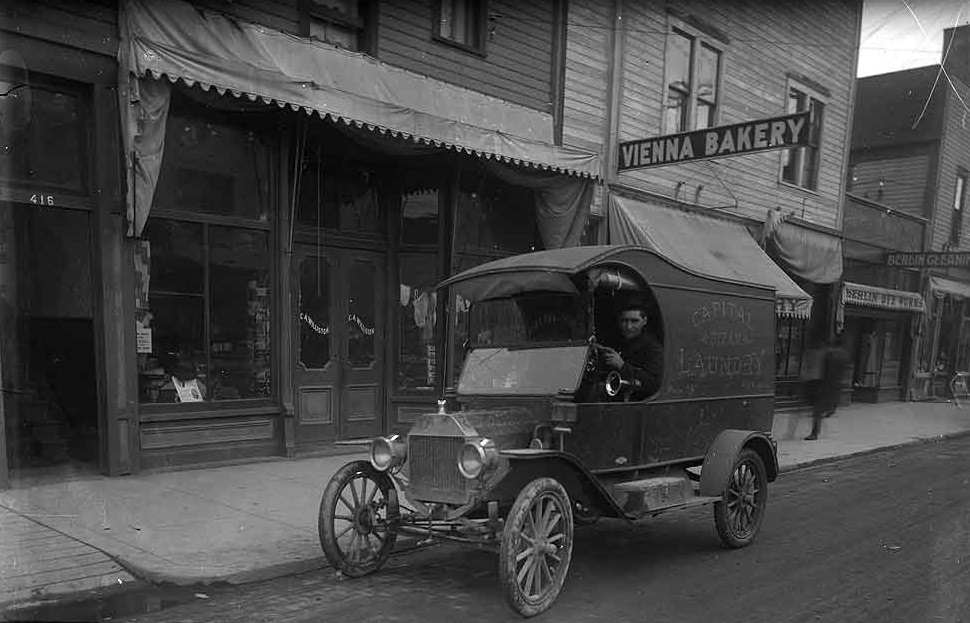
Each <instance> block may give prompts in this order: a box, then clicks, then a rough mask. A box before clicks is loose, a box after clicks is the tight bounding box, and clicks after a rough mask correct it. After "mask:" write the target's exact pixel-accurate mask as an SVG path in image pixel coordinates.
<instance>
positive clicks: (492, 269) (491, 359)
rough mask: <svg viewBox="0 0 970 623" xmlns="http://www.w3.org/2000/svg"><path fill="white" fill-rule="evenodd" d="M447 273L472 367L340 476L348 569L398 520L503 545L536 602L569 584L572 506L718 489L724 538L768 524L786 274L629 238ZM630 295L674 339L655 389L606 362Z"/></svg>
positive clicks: (341, 546)
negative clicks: (732, 274) (758, 272)
mask: <svg viewBox="0 0 970 623" xmlns="http://www.w3.org/2000/svg"><path fill="white" fill-rule="evenodd" d="M439 287H440V288H441V289H442V290H443V291H447V292H448V295H449V296H452V297H456V298H455V299H453V300H458V299H457V297H461V299H462V300H464V301H465V302H470V310H469V313H470V318H469V340H468V342H467V343H466V345H465V358H464V364H463V367H462V372H461V376H460V380H459V382H458V385H457V388H456V391H455V392H454V395H453V396H449V397H448V399H447V400H441V401H439V408H438V410H437V412H430V413H427V414H426V415H424V416H422V417H421V418H420V419H419V420H418V421H417V422H416V423H415V424H414V425H413V427H412V428H411V429H410V431H409V432H408V433H407V434H406V435H393V436H390V437H380V438H377V439H374V440H373V441H372V442H371V445H370V461H369V462H367V461H354V462H351V463H348V464H347V465H345V466H344V467H343V468H342V469H340V470H339V471H338V472H337V473H336V474H335V475H334V477H333V478H332V480H331V481H330V482H329V484H328V485H327V486H326V489H325V491H324V494H323V499H322V501H321V504H320V513H319V535H320V541H321V544H322V547H323V551H324V553H325V554H326V557H327V559H328V560H329V561H330V563H331V564H333V566H334V567H335V568H336V569H337V570H338V571H339V572H341V573H342V574H344V575H345V576H350V577H359V576H364V575H367V574H369V573H372V572H374V571H376V570H378V569H379V568H380V567H381V565H383V564H384V562H385V561H386V560H387V557H388V556H389V555H390V553H391V551H392V550H393V547H394V543H395V538H396V537H397V535H399V534H417V535H420V536H421V537H422V539H423V540H425V541H428V542H432V541H435V540H449V541H455V542H461V543H469V544H475V545H478V546H482V545H484V546H490V547H494V549H495V550H496V552H497V553H498V574H499V578H500V583H501V586H502V589H503V591H504V594H505V597H506V599H507V600H508V602H509V604H510V605H511V606H512V608H514V609H515V610H516V611H517V612H519V613H520V614H522V615H523V616H533V615H536V614H539V613H541V612H543V611H545V610H546V609H548V608H549V607H550V606H551V605H552V604H553V602H554V601H555V600H556V597H557V596H558V595H559V593H560V591H561V590H562V588H563V584H564V581H565V579H566V575H567V572H568V570H569V563H570V558H571V556H572V551H573V531H574V527H575V526H576V525H577V524H582V523H587V522H590V521H594V520H596V519H597V518H600V517H610V518H619V519H621V520H628V521H635V520H638V519H642V518H645V517H649V516H652V515H656V514H658V513H662V512H664V511H668V510H671V509H679V508H685V507H689V506H696V505H707V504H709V505H711V506H712V508H713V515H714V525H715V527H716V530H717V534H718V535H719V536H720V539H721V541H722V542H723V544H724V545H725V546H727V547H731V548H737V547H743V546H746V545H748V544H750V543H751V542H752V541H753V540H754V538H755V536H756V535H757V533H758V530H759V528H760V526H761V523H762V520H763V518H764V514H765V504H766V502H767V499H768V483H770V482H772V481H773V480H775V477H776V476H777V474H778V461H777V450H776V444H775V442H774V441H773V440H772V438H771V436H770V433H769V432H768V431H770V430H771V424H772V409H773V404H774V369H775V367H774V336H775V330H774V327H775V324H774V323H775V313H774V290H773V289H772V288H771V287H769V286H765V285H760V284H752V283H741V282H736V281H730V280H725V279H720V278H716V277H713V276H710V275H705V274H700V273H698V272H695V271H692V270H689V269H687V268H685V267H682V266H678V265H675V264H674V263H673V262H671V261H670V260H668V259H666V258H665V257H663V256H661V255H659V254H657V253H654V252H653V251H650V250H648V249H646V248H644V247H640V246H632V245H631V246H589V247H575V248H568V249H559V250H551V251H540V252H536V253H529V254H525V255H519V256H515V257H510V258H506V259H502V260H497V261H493V262H490V263H488V264H484V265H481V266H478V267H476V268H473V269H470V270H468V271H465V272H463V273H461V274H459V275H456V276H454V277H452V278H450V279H448V280H446V281H444V282H443V283H442V284H440V286H439ZM630 296H635V297H637V299H638V301H641V303H639V304H640V305H641V306H642V307H644V308H645V311H646V318H647V320H646V326H645V328H644V331H650V332H652V336H653V338H654V340H655V341H656V342H658V343H659V345H660V349H661V350H662V354H661V355H660V356H661V357H662V365H661V366H660V370H661V374H660V379H659V383H658V384H657V386H656V387H655V388H650V390H649V391H647V392H646V393H645V392H644V391H643V388H642V387H640V386H639V384H638V383H637V382H636V379H630V378H624V377H623V374H622V370H621V371H617V370H607V369H604V367H603V365H602V357H601V348H602V347H601V345H602V344H603V343H610V342H611V341H615V340H616V339H617V337H618V336H617V324H616V319H617V316H618V312H619V310H621V309H623V308H624V306H625V305H628V304H629V303H628V297H630Z"/></svg>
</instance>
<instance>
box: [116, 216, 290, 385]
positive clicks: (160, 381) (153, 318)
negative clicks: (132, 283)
mask: <svg viewBox="0 0 970 623" xmlns="http://www.w3.org/2000/svg"><path fill="white" fill-rule="evenodd" d="M135 257H136V260H135V261H136V267H135V268H136V271H135V272H136V284H138V289H139V294H138V296H137V298H136V301H137V309H136V323H137V325H136V330H137V347H138V362H139V372H140V383H141V401H142V402H146V403H153V402H203V401H205V402H208V401H225V400H234V399H241V398H259V397H266V396H270V395H271V393H272V365H271V362H272V357H271V355H272V350H271V347H272V344H271V342H272V340H271V324H270V309H271V304H270V301H271V298H270V265H271V263H270V253H269V234H268V232H266V231H258V230H247V229H243V228H234V227H222V226H216V225H207V224H202V223H185V222H179V221H172V220H167V219H149V221H148V225H147V227H146V229H145V233H144V240H143V241H142V242H141V244H140V245H139V248H138V251H137V252H136V254H135Z"/></svg>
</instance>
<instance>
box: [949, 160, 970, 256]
mask: <svg viewBox="0 0 970 623" xmlns="http://www.w3.org/2000/svg"><path fill="white" fill-rule="evenodd" d="M966 200H967V172H966V171H965V170H964V169H959V170H958V171H957V181H956V186H955V187H954V189H953V218H952V220H951V221H950V242H952V243H953V244H959V243H960V232H961V231H962V230H963V205H964V204H965V203H966Z"/></svg>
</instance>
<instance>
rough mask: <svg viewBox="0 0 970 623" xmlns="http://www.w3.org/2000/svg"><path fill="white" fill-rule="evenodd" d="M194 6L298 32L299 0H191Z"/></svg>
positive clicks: (246, 20)
mask: <svg viewBox="0 0 970 623" xmlns="http://www.w3.org/2000/svg"><path fill="white" fill-rule="evenodd" d="M191 2H192V4H194V5H195V6H198V7H201V8H204V9H209V10H211V11H216V12H218V13H224V14H225V15H230V16H232V17H235V18H237V19H239V20H242V21H245V22H251V23H254V24H261V25H263V26H267V27H269V28H273V29H276V30H282V31H285V32H290V33H297V32H299V27H300V15H299V6H298V5H299V0H233V1H232V2H226V0H191Z"/></svg>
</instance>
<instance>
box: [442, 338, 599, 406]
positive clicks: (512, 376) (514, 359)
mask: <svg viewBox="0 0 970 623" xmlns="http://www.w3.org/2000/svg"><path fill="white" fill-rule="evenodd" d="M586 349H587V346H586V345H585V344H583V345H576V346H547V347H544V348H518V349H509V348H504V347H500V348H476V349H474V350H472V351H471V352H470V353H468V358H467V359H466V360H465V366H464V368H463V369H462V372H461V379H460V380H459V382H458V393H459V394H521V395H555V394H556V393H558V392H559V390H560V389H565V390H568V391H571V392H572V391H575V390H576V388H577V387H578V386H579V381H580V378H581V377H582V374H583V367H584V364H585V363H586Z"/></svg>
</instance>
